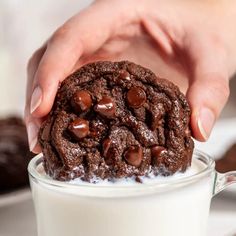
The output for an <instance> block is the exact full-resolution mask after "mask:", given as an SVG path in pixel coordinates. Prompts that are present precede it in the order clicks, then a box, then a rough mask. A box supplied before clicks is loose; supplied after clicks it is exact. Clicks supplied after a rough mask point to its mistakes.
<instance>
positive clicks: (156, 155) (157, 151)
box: [151, 145, 166, 163]
mask: <svg viewBox="0 0 236 236" xmlns="http://www.w3.org/2000/svg"><path fill="white" fill-rule="evenodd" d="M165 151H166V149H165V148H164V147H162V146H157V145H156V146H153V147H152V148H151V155H152V159H153V162H154V163H157V162H158V161H159V159H160V158H161V155H162V154H163V153H164V152H165Z"/></svg>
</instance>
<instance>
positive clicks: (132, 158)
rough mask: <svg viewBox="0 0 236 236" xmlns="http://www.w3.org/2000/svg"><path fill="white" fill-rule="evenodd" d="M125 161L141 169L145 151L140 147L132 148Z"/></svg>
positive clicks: (129, 149)
mask: <svg viewBox="0 0 236 236" xmlns="http://www.w3.org/2000/svg"><path fill="white" fill-rule="evenodd" d="M124 158H125V160H126V161H127V162H128V164H130V165H132V166H135V167H139V166H140V164H141V162H142V159H143V151H142V148H141V147H140V146H131V147H129V148H128V150H127V151H126V152H125V154H124Z"/></svg>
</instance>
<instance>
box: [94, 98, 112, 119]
mask: <svg viewBox="0 0 236 236" xmlns="http://www.w3.org/2000/svg"><path fill="white" fill-rule="evenodd" d="M94 110H95V111H96V112H98V113H99V114H100V115H102V116H105V117H108V118H112V117H114V116H115V104H114V102H113V101H112V98H110V97H108V96H103V97H102V99H101V100H100V101H99V102H98V103H97V104H96V105H95V107H94Z"/></svg>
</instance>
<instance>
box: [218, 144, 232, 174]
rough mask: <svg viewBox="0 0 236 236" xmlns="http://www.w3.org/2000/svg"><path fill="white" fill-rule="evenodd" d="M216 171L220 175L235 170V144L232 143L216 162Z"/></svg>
mask: <svg viewBox="0 0 236 236" xmlns="http://www.w3.org/2000/svg"><path fill="white" fill-rule="evenodd" d="M216 170H217V171H219V172H222V173H224V172H228V171H232V170H236V143H234V144H233V145H232V146H231V147H230V148H229V149H228V150H227V151H226V153H225V154H224V155H223V156H222V157H221V158H220V159H219V160H217V161H216Z"/></svg>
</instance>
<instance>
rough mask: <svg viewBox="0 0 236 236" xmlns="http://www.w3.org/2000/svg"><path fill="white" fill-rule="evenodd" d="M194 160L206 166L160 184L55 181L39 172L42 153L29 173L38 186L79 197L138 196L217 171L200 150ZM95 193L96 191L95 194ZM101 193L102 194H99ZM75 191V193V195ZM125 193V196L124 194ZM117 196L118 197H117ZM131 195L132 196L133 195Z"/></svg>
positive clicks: (189, 181)
mask: <svg viewBox="0 0 236 236" xmlns="http://www.w3.org/2000/svg"><path fill="white" fill-rule="evenodd" d="M193 158H195V159H198V160H200V161H201V162H202V163H204V164H205V165H206V167H204V168H203V169H202V170H201V171H199V172H197V173H195V174H193V175H190V176H186V177H182V178H178V179H174V180H167V181H161V182H158V183H147V184H146V183H145V184H137V185H136V184H135V185H125V186H121V185H108V186H104V185H96V184H91V183H84V184H82V185H79V184H75V183H70V182H63V181H59V180H54V179H52V178H50V177H47V176H46V175H42V174H40V173H39V172H38V171H37V169H36V168H37V166H38V165H39V164H41V163H42V159H43V154H42V153H40V154H38V155H36V156H35V157H34V158H33V159H32V160H31V161H30V163H29V165H28V173H29V176H30V179H31V180H33V181H36V182H37V183H38V184H43V185H44V186H45V185H46V186H51V187H53V188H54V189H55V188H56V189H62V188H63V189H68V190H75V192H77V193H78V195H87V196H90V195H94V196H95V195H96V196H97V195H104V196H106V195H105V192H111V191H112V193H113V195H114V196H120V194H121V195H125V196H128V195H129V193H133V194H134V193H135V195H137V192H139V193H140V192H142V191H144V192H150V191H151V192H152V191H154V192H157V191H158V192H163V191H168V190H169V189H175V188H178V187H182V186H186V185H189V184H191V183H194V182H197V181H199V180H201V179H202V178H204V177H205V176H207V175H208V174H209V173H211V172H212V171H213V170H215V161H214V160H213V159H212V158H211V157H210V156H209V155H208V154H206V153H204V152H202V151H200V150H196V149H195V150H194V152H193ZM148 190H150V191H148ZM84 191H85V192H87V193H88V192H90V193H89V194H86V193H85V194H84ZM91 191H92V192H91ZM94 191H96V193H95V194H93V193H94ZM97 191H99V192H100V194H99V193H98V192H97ZM75 192H74V191H73V193H75ZM122 193H123V194H122ZM116 194H117V195H116ZM133 194H131V195H133Z"/></svg>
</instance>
